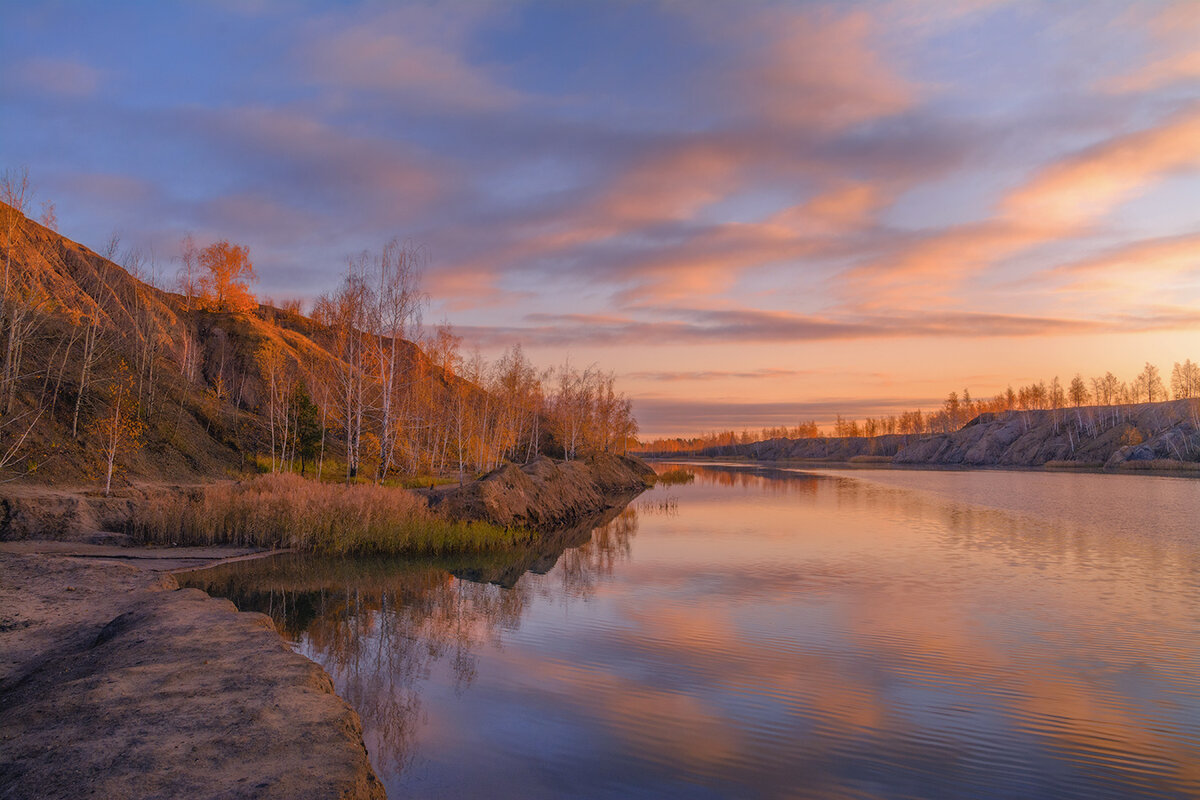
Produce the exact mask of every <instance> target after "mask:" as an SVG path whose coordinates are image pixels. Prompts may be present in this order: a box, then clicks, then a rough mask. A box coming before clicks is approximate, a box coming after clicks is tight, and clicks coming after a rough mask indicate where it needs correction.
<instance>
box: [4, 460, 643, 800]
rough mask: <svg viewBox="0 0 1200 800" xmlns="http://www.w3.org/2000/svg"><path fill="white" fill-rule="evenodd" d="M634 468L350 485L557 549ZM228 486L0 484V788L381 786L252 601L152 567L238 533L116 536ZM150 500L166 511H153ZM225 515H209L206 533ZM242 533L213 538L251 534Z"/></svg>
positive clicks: (104, 791)
mask: <svg viewBox="0 0 1200 800" xmlns="http://www.w3.org/2000/svg"><path fill="white" fill-rule="evenodd" d="M652 475H653V469H652V468H650V467H649V466H648V465H646V464H645V463H644V462H641V461H639V460H637V459H630V458H624V457H618V456H599V457H597V458H595V459H591V460H589V461H588V462H587V463H584V462H570V463H566V464H563V463H557V462H553V461H551V460H550V459H538V460H535V461H534V462H532V463H531V464H528V465H524V466H515V465H509V466H506V467H503V468H501V469H499V470H496V471H494V472H493V473H491V474H489V475H487V476H484V478H482V479H481V480H479V481H475V482H472V483H469V484H466V485H464V486H460V487H459V486H456V487H446V488H443V489H441V490H440V491H439V490H433V491H428V490H426V491H424V492H412V491H408V490H403V489H386V490H385V489H381V488H380V487H352V488H353V489H355V490H358V489H366V490H371V491H382V492H390V493H392V494H393V495H395V497H396V498H403V500H402V501H400V500H397V502H402V504H403V505H404V507H405V508H409V506H410V505H412V506H414V507H418V508H419V509H420V514H422V515H426V516H429V517H430V518H437V519H441V520H445V521H448V522H450V523H453V524H456V525H458V524H463V523H472V524H474V523H478V524H479V525H488V526H492V527H496V526H501V527H502V528H503V529H505V530H520V531H522V533H521V536H522V537H523V539H522V541H523V542H524V544H525V545H529V544H531V543H533V544H544V545H545V546H547V547H551V546H554V547H557V545H558V538H556V534H555V533H554V529H555V527H556V526H561V525H564V524H566V523H568V522H579V523H583V522H585V521H587V520H589V519H590V518H592V517H593V515H595V514H597V513H604V512H605V511H606V510H611V509H612V508H615V507H617V506H623V505H624V504H625V503H627V502H628V501H629V500H630V499H631V498H632V497H633V496H635V495H636V493H637V492H639V491H641V490H643V489H645V488H646V487H647V485H648V483H649V482H651V481H652V477H651V476H652ZM234 485H235V484H233V483H232V482H223V483H219V484H207V485H202V486H190V487H189V486H174V485H147V486H140V487H136V488H135V489H134V490H132V491H130V492H127V493H126V494H125V495H123V496H120V497H112V498H102V497H98V496H96V495H95V494H94V493H89V492H84V491H78V492H71V491H66V490H60V489H53V488H47V489H39V487H20V488H10V489H8V490H6V491H5V493H4V496H3V498H0V540H7V541H2V542H0V578H2V579H0V654H2V655H0V787H2V788H0V800H15V799H16V798H27V797H39V798H40V797H50V798H55V797H63V798H67V797H78V796H81V795H86V796H93V797H113V798H116V797H140V796H163V797H175V796H187V797H214V798H215V797H222V798H241V797H247V798H249V797H255V798H258V797H266V798H271V797H279V798H285V797H286V798H293V797H295V798H347V799H349V798H376V797H383V796H384V794H383V789H382V786H381V784H380V783H379V781H378V780H377V778H376V777H375V774H374V773H373V772H372V769H371V765H370V762H369V760H368V758H367V753H366V748H365V746H364V744H363V740H362V727H361V724H360V721H359V718H358V716H357V714H355V712H354V711H353V710H352V709H351V708H350V707H349V706H348V705H347V704H346V703H345V702H344V701H343V700H342V699H341V698H339V697H338V696H337V695H336V694H334V690H333V684H332V682H331V681H330V679H329V676H328V675H327V674H326V673H325V672H324V671H323V670H322V669H321V668H320V667H319V666H318V665H316V664H314V663H313V662H311V661H309V660H308V659H306V658H304V657H303V656H300V655H298V654H296V653H293V652H292V650H291V649H290V648H289V647H288V646H287V644H286V643H285V642H284V641H283V640H282V639H281V638H280V636H279V634H278V633H277V632H276V631H275V629H274V627H273V624H272V623H271V622H270V620H269V619H268V618H267V617H265V616H263V615H261V614H246V613H239V612H238V611H237V610H236V609H235V608H234V606H233V605H232V604H231V603H229V602H228V601H225V600H216V599H213V598H211V597H209V596H208V595H206V594H205V593H204V592H201V591H199V590H197V589H180V588H179V586H178V583H177V582H176V581H175V579H174V578H173V577H171V575H169V574H167V572H166V570H170V569H180V568H194V567H196V566H203V565H204V564H205V563H208V562H211V561H212V559H213V558H214V557H217V556H220V557H223V558H229V557H234V558H244V557H247V556H249V555H251V554H252V552H253V551H252V549H241V550H232V549H229V548H213V547H207V548H206V547H156V548H141V547H135V546H133V545H135V544H136V543H137V542H136V541H135V540H136V539H137V538H138V537H139V536H141V535H143V533H144V532H143V531H139V529H138V526H137V525H136V521H137V520H138V519H144V518H145V516H144V515H145V513H146V508H147V507H148V506H151V507H152V506H161V505H162V504H164V503H175V504H179V503H181V502H182V503H184V504H186V503H188V502H191V500H189V498H191V499H194V500H196V501H197V502H200V503H203V502H204V499H205V498H206V497H208V496H209V493H212V492H216V493H217V494H220V493H221V492H228V491H229V489H230V487H231V486H234ZM293 488H294V487H293ZM304 488H306V487H300V489H301V490H302V489H304ZM307 488H312V489H324V487H323V486H322V485H320V484H315V483H312V484H311V485H310V486H308V487H307ZM214 496H215V495H214ZM222 496H223V495H222ZM181 498H182V499H181ZM290 500H291V501H295V500H296V496H295V495H293V496H291V497H290ZM367 505H368V506H369V505H370V504H369V503H368V504H367ZM180 507H181V508H182V506H180ZM364 508H365V507H364ZM160 510H161V508H160ZM159 516H160V517H161V519H162V521H163V525H168V524H170V521H171V519H172V517H171V515H169V514H165V515H164V514H160V515H159ZM379 516H381V515H379V514H376V515H375V517H376V518H378V517H379ZM424 518H425V516H422V519H424ZM175 521H176V523H178V522H179V521H180V518H179V517H176V518H175ZM535 529H536V530H535ZM229 530H231V529H230V528H228V527H226V528H221V529H219V530H218V529H216V528H214V529H213V531H211V532H210V533H215V534H216V535H213V536H210V537H208V538H207V540H206V543H213V542H217V541H220V539H221V532H222V531H224V532H225V533H228V531H229ZM206 535H207V534H206ZM243 539H245V537H240V538H239V537H233V536H226V541H231V540H232V541H240V542H241V543H243V544H261V543H260V542H254V541H252V540H246V541H243ZM178 540H179V537H176V539H175V541H178ZM270 544H273V545H275V544H288V542H282V541H281V542H274V541H272V542H270ZM510 544H511V543H503V542H502V543H499V544H498V545H497V546H501V547H507V546H509V545H510ZM435 545H436V543H435ZM427 549H428V550H429V551H431V552H438V551H439V547H438V546H430V547H429V548H427ZM484 549H485V550H486V549H487V548H486V547H485V548H484ZM559 549H560V548H559ZM537 552H540V550H539V551H537ZM505 575H507V573H504V574H499V573H498V574H497V575H496V576H494V579H495V580H497V581H500V580H503V579H504V577H505Z"/></svg>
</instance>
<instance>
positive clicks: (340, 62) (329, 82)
mask: <svg viewBox="0 0 1200 800" xmlns="http://www.w3.org/2000/svg"><path fill="white" fill-rule="evenodd" d="M471 5H472V6H473V8H467V6H466V5H465V4H464V6H463V7H459V8H456V9H454V10H451V11H448V12H447V11H446V10H445V9H442V10H441V11H440V12H439V11H438V10H437V9H434V8H433V7H431V6H428V5H426V4H423V3H414V4H410V5H407V6H400V7H396V8H390V9H388V11H387V12H386V13H383V14H378V15H375V16H373V17H372V18H370V19H368V20H364V21H361V22H358V23H357V24H351V25H346V26H343V27H338V23H337V22H336V21H333V20H327V21H326V22H325V23H324V24H321V25H319V26H314V30H313V33H312V34H311V35H310V36H309V37H308V38H307V39H306V41H305V42H304V43H303V44H302V45H301V47H300V48H299V50H298V53H297V58H298V60H299V61H300V62H301V63H302V64H303V65H304V67H305V70H306V72H307V74H308V76H309V78H310V79H311V80H312V81H313V82H314V83H316V84H317V85H321V86H326V87H330V88H333V89H339V90H350V91H358V90H365V91H369V92H375V93H382V94H386V95H392V96H394V97H397V98H407V99H408V100H409V101H416V102H419V103H420V104H421V105H422V106H423V107H427V108H436V109H442V110H452V109H458V110H466V111H476V112H477V111H496V110H501V109H506V108H511V107H512V106H514V105H515V104H517V103H519V102H520V101H521V100H522V95H521V93H520V92H518V91H516V90H514V89H512V88H510V87H508V86H505V85H503V84H502V83H500V82H499V81H497V80H496V79H495V78H494V76H493V75H492V73H491V72H489V71H488V70H487V69H486V68H484V67H482V66H479V65H476V64H473V63H471V62H470V61H469V60H468V58H467V56H466V54H465V52H464V51H465V49H466V41H467V39H468V38H469V36H470V33H471V31H472V30H473V29H474V27H476V26H477V25H478V24H479V23H480V21H481V19H482V18H484V17H486V15H487V14H488V6H487V4H483V3H479V4H471Z"/></svg>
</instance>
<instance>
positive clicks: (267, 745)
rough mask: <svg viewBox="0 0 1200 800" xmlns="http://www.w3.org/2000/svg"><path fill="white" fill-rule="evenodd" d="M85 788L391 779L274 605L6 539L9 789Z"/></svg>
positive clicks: (357, 791)
mask: <svg viewBox="0 0 1200 800" xmlns="http://www.w3.org/2000/svg"><path fill="white" fill-rule="evenodd" d="M100 557H101V558H103V556H100ZM78 797H95V798H138V797H162V798H168V797H169V798H175V797H189V798H251V797H253V798H381V797H384V790H383V786H382V784H381V783H380V782H379V780H378V779H377V778H376V777H375V774H374V773H373V772H372V770H371V766H370V763H369V761H368V759H367V752H366V748H365V747H364V745H363V740H362V727H361V723H360V722H359V718H358V715H357V714H356V713H355V712H354V710H353V709H351V708H350V707H349V706H348V705H347V704H346V703H345V701H343V700H342V699H341V698H339V697H338V696H337V695H336V694H334V691H333V684H332V683H331V681H330V679H329V676H328V675H327V674H326V673H325V672H324V671H323V670H322V669H321V668H320V667H319V666H317V665H316V664H314V663H313V662H311V661H309V660H308V659H306V658H304V657H303V656H300V655H298V654H296V653H293V652H292V651H291V649H290V648H289V647H288V646H287V644H286V643H285V642H284V641H283V640H282V639H280V637H279V635H278V634H277V633H276V632H275V630H274V627H273V626H272V623H271V621H270V619H269V618H267V617H266V616H264V615H261V614H250V613H239V612H237V611H236V609H235V608H234V607H233V604H232V603H230V602H228V601H226V600H218V599H214V598H211V597H209V596H208V595H206V594H205V593H203V592H201V591H199V590H197V589H179V588H178V585H177V584H176V582H175V580H174V578H172V577H171V576H170V575H169V574H166V573H162V572H154V571H152V570H148V569H145V568H138V567H135V566H129V565H127V564H122V563H111V562H110V563H105V562H103V561H99V560H93V559H82V558H78V557H75V558H72V557H67V556H62V555H47V554H18V553H12V552H0V798H2V799H3V800H15V799H16V798H78Z"/></svg>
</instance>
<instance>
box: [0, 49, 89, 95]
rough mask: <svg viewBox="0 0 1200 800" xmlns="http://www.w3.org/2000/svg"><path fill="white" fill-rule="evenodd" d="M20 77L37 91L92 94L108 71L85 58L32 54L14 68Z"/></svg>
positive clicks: (59, 93)
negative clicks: (89, 63)
mask: <svg viewBox="0 0 1200 800" xmlns="http://www.w3.org/2000/svg"><path fill="white" fill-rule="evenodd" d="M13 75H14V76H15V78H16V80H17V81H18V82H19V83H21V84H23V85H24V86H26V87H28V88H30V89H33V90H34V91H36V92H46V93H49V94H53V95H58V96H60V97H75V98H83V97H91V96H92V95H94V94H96V92H97V91H98V90H99V89H100V85H101V83H102V82H103V78H104V73H103V72H101V71H100V70H98V69H96V68H95V67H93V66H90V65H88V64H84V63H83V62H81V61H74V60H71V59H61V58H31V59H29V60H28V61H25V62H24V63H21V64H18V65H17V66H16V67H15V68H14V69H13Z"/></svg>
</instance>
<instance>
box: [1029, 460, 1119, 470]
mask: <svg viewBox="0 0 1200 800" xmlns="http://www.w3.org/2000/svg"><path fill="white" fill-rule="evenodd" d="M1042 466H1044V467H1045V468H1046V469H1101V468H1102V467H1103V466H1104V462H1103V461H1047V462H1046V463H1045V464H1043V465H1042Z"/></svg>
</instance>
